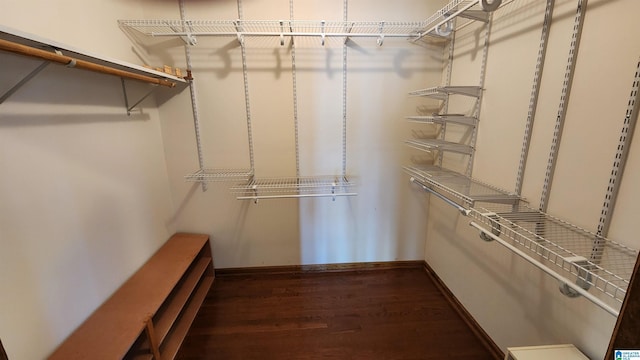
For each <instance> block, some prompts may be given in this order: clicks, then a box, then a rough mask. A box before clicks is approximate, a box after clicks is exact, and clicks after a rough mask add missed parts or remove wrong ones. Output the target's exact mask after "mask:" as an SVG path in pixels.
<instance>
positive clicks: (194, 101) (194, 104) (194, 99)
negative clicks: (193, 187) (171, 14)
mask: <svg viewBox="0 0 640 360" xmlns="http://www.w3.org/2000/svg"><path fill="white" fill-rule="evenodd" d="M178 5H179V7H180V19H181V20H182V21H186V15H185V6H184V0H179V1H178ZM182 30H183V31H184V30H185V29H182ZM189 46H190V45H188V44H185V46H184V54H185V60H186V65H187V74H188V77H189V78H190V79H189V93H190V95H191V110H192V113H193V126H194V129H195V133H196V148H197V151H198V166H199V167H200V170H201V171H202V170H204V155H203V153H202V138H201V133H200V115H199V112H198V96H197V92H196V83H195V80H194V79H193V78H192V77H191V73H192V71H193V65H192V63H191V48H190V47H189ZM201 185H202V191H207V188H208V186H207V183H206V182H204V181H203V182H201Z"/></svg>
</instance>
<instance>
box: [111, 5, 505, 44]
mask: <svg viewBox="0 0 640 360" xmlns="http://www.w3.org/2000/svg"><path fill="white" fill-rule="evenodd" d="M491 3H492V4H493V5H486V3H485V4H484V5H483V2H481V1H478V0H452V1H451V2H449V3H448V4H447V5H445V6H444V7H443V8H442V9H440V10H438V11H437V12H435V13H434V14H433V15H432V16H431V17H429V18H428V19H426V20H424V21H334V20H331V21H325V20H118V23H119V25H120V27H122V28H125V29H132V30H135V31H138V32H139V33H141V34H144V35H147V36H177V37H182V38H183V39H184V40H185V41H186V42H188V43H189V44H191V45H195V44H196V42H197V41H196V38H195V37H196V36H280V37H281V38H283V37H284V36H320V37H322V38H323V40H324V38H325V37H332V36H333V37H336V36H337V37H378V38H379V40H378V45H382V41H383V40H384V37H403V38H408V39H411V40H414V41H417V40H419V39H421V38H423V37H424V36H427V35H428V36H434V37H438V38H448V37H449V35H450V34H451V32H452V30H453V28H452V27H451V26H452V24H453V23H452V22H451V20H453V19H454V18H455V17H457V16H461V17H465V18H467V19H470V20H471V21H481V22H485V23H486V22H488V21H489V12H491V11H493V10H495V9H496V8H497V7H498V6H499V5H500V3H501V0H493V1H492V2H491ZM281 43H283V41H281Z"/></svg>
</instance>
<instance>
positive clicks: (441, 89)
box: [409, 86, 482, 100]
mask: <svg viewBox="0 0 640 360" xmlns="http://www.w3.org/2000/svg"><path fill="white" fill-rule="evenodd" d="M481 94H482V88H481V87H479V86H434V87H430V88H426V89H420V90H415V91H412V92H410V93H409V95H410V96H427V97H431V98H434V99H438V100H446V99H447V96H448V95H464V96H471V97H475V98H477V97H480V95H481Z"/></svg>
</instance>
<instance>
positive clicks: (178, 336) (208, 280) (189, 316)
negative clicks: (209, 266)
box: [160, 276, 213, 360]
mask: <svg viewBox="0 0 640 360" xmlns="http://www.w3.org/2000/svg"><path fill="white" fill-rule="evenodd" d="M211 284H213V276H206V277H205V278H203V279H202V281H201V282H200V285H199V286H198V289H197V290H196V291H195V293H194V294H193V296H192V297H191V299H190V300H189V304H188V305H187V307H186V308H185V309H184V311H183V312H182V315H181V316H180V318H179V319H178V321H177V324H176V326H175V327H174V328H173V331H171V333H170V334H169V336H168V337H167V340H166V341H165V343H164V344H163V345H164V346H162V347H161V348H160V353H161V356H162V359H163V360H165V359H173V358H175V357H176V354H177V353H178V350H180V346H181V345H182V342H183V341H184V338H185V337H186V336H187V332H189V328H190V327H191V323H193V320H194V319H195V317H196V314H197V313H198V310H200V306H201V305H202V302H203V301H204V298H205V297H206V296H207V293H208V292H209V289H210V288H211Z"/></svg>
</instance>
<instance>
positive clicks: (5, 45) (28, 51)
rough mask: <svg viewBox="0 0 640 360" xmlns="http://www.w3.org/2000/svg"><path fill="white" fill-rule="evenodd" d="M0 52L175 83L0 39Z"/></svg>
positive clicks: (166, 84)
mask: <svg viewBox="0 0 640 360" xmlns="http://www.w3.org/2000/svg"><path fill="white" fill-rule="evenodd" d="M0 50H3V51H8V52H11V53H14V54H18V55H24V56H29V57H33V58H37V59H42V60H46V61H49V62H55V63H58V64H62V65H66V66H67V67H71V68H78V69H85V70H89V71H93V72H98V73H102V74H108V75H114V76H119V77H121V78H127V79H133V80H139V81H143V82H147V83H150V84H155V85H162V86H167V87H174V86H176V83H175V82H172V81H169V80H165V79H157V78H153V77H151V76H147V75H141V74H136V73H133V72H131V71H126V70H120V69H116V68H113V67H109V66H106V65H101V64H97V63H94V62H90V61H86V60H81V59H77V58H74V57H71V56H66V55H62V54H57V53H55V52H50V51H46V50H42V49H37V48H34V47H31V46H27V45H22V44H18V43H16V42H13V41H8V40H4V39H0Z"/></svg>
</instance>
